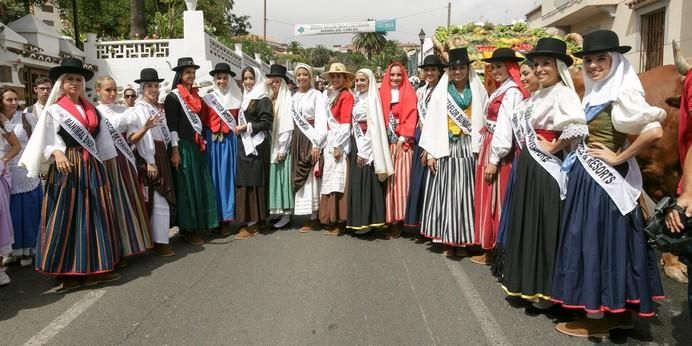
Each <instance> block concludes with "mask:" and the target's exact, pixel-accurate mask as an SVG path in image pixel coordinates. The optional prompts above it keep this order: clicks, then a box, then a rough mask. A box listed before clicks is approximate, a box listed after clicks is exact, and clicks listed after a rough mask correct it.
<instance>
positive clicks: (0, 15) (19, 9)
mask: <svg viewBox="0 0 692 346" xmlns="http://www.w3.org/2000/svg"><path fill="white" fill-rule="evenodd" d="M27 13H29V6H28V4H27V3H26V2H25V1H17V0H0V22H2V23H4V24H8V23H11V22H13V21H15V20H17V19H19V18H21V17H23V16H25V15H26V14H27Z"/></svg>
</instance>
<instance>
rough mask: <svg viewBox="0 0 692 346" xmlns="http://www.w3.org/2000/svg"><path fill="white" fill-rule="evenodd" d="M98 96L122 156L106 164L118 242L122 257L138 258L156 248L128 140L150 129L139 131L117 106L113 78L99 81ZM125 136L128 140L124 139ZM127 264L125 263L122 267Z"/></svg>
mask: <svg viewBox="0 0 692 346" xmlns="http://www.w3.org/2000/svg"><path fill="white" fill-rule="evenodd" d="M96 93H97V94H98V95H99V97H100V99H101V101H100V102H99V104H98V106H96V109H98V110H99V112H100V113H101V115H102V116H104V117H105V118H106V120H107V123H108V126H107V127H106V130H107V131H108V134H109V135H110V136H111V138H112V139H113V143H114V144H115V148H116V149H117V151H118V156H117V157H116V158H115V159H114V160H108V161H106V162H104V163H105V164H106V169H107V170H108V174H109V177H110V180H111V194H112V195H113V205H114V207H115V210H114V213H115V220H114V222H115V225H116V232H115V234H114V235H115V238H116V240H117V241H118V242H119V243H118V245H119V246H118V248H119V251H120V252H119V256H121V257H127V256H132V255H137V254H140V253H142V252H145V251H147V250H148V249H150V248H152V247H153V244H152V240H151V228H150V224H149V213H148V212H147V208H146V205H145V199H144V194H143V192H142V183H141V181H140V179H139V175H138V173H137V159H136V157H135V154H134V153H133V152H132V149H131V148H130V144H129V143H128V141H127V139H126V137H127V133H128V132H129V131H130V129H132V130H133V132H139V133H137V134H136V136H137V137H138V138H141V137H142V136H143V135H144V132H146V131H148V130H149V128H150V127H151V126H153V125H154V124H153V122H151V123H150V124H149V126H144V127H142V128H140V127H139V122H138V121H137V118H136V117H135V115H134V114H133V113H132V112H128V108H126V107H125V106H121V105H119V104H116V103H115V99H116V97H117V94H118V89H117V86H116V84H115V80H113V78H111V77H109V76H103V77H99V78H98V79H97V80H96ZM123 134H125V136H123ZM122 264H123V262H122V261H121V263H120V265H122Z"/></svg>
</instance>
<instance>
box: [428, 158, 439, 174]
mask: <svg viewBox="0 0 692 346" xmlns="http://www.w3.org/2000/svg"><path fill="white" fill-rule="evenodd" d="M428 168H430V172H432V174H437V159H435V158H432V157H431V158H429V159H428Z"/></svg>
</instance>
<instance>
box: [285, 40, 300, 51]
mask: <svg viewBox="0 0 692 346" xmlns="http://www.w3.org/2000/svg"><path fill="white" fill-rule="evenodd" d="M288 52H289V53H292V54H301V53H302V52H303V44H301V43H300V42H298V41H291V42H289V43H288Z"/></svg>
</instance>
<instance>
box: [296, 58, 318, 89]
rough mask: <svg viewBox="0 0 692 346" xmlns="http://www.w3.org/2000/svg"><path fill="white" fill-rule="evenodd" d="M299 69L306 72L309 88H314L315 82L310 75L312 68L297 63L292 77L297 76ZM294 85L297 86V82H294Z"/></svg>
mask: <svg viewBox="0 0 692 346" xmlns="http://www.w3.org/2000/svg"><path fill="white" fill-rule="evenodd" d="M301 68H302V69H304V70H306V71H308V76H310V87H311V88H312V87H313V86H314V83H315V81H314V78H312V77H313V75H312V67H310V65H308V64H303V63H302V62H301V63H298V64H297V65H296V67H295V68H294V69H293V75H294V76H297V75H298V69H301ZM296 84H298V81H297V80H296Z"/></svg>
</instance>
